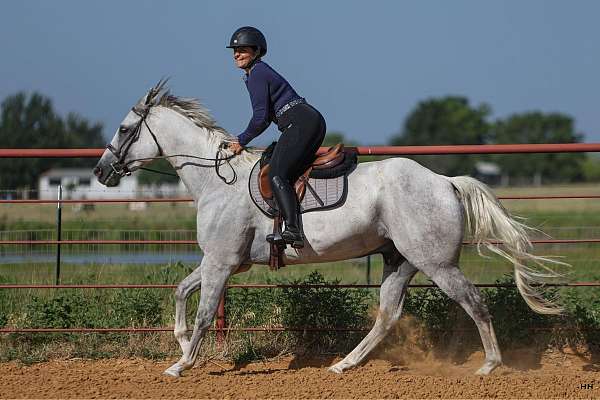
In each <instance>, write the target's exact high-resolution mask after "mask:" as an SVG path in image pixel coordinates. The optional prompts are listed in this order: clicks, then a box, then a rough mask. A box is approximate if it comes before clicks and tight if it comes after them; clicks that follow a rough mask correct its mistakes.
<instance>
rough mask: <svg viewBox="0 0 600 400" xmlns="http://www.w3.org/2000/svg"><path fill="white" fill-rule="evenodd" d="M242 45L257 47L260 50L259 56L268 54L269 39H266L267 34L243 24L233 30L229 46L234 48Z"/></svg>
mask: <svg viewBox="0 0 600 400" xmlns="http://www.w3.org/2000/svg"><path fill="white" fill-rule="evenodd" d="M242 46H250V47H256V48H257V49H258V51H259V57H262V56H264V55H265V54H267V39H265V35H263V34H262V32H261V31H259V30H258V29H256V28H254V27H252V26H243V27H241V28H239V29H238V30H236V31H235V32H233V35H231V40H230V41H229V46H227V48H228V49H233V48H235V47H242Z"/></svg>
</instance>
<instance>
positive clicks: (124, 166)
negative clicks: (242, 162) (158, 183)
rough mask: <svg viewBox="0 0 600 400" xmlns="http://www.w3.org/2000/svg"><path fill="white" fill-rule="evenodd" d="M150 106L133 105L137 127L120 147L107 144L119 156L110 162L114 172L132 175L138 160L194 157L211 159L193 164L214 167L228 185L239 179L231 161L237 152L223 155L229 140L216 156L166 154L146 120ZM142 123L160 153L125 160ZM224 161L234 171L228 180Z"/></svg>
mask: <svg viewBox="0 0 600 400" xmlns="http://www.w3.org/2000/svg"><path fill="white" fill-rule="evenodd" d="M150 108H151V106H145V107H143V108H139V107H133V108H132V109H131V110H132V111H133V112H134V113H135V114H136V115H138V116H139V117H140V120H139V121H138V122H137V124H136V125H135V127H134V128H133V130H132V131H131V133H130V134H129V135H128V136H127V137H126V138H125V141H124V142H123V144H122V145H121V147H120V148H119V149H117V148H115V147H114V146H113V145H112V144H110V143H109V144H107V145H106V148H107V149H108V150H109V151H110V152H111V153H112V154H113V155H114V156H115V157H117V161H115V162H113V163H111V164H110V166H111V168H112V171H113V173H115V174H117V175H119V176H120V177H121V178H122V177H124V176H126V175H131V172H133V171H132V170H131V169H129V165H130V164H133V163H134V162H137V161H152V160H166V159H169V158H172V157H188V158H193V159H196V160H202V161H211V162H212V163H213V164H209V165H203V164H195V163H194V164H191V165H194V166H196V167H203V168H212V167H214V169H215V172H216V173H217V176H218V177H219V178H221V180H222V181H223V182H225V183H226V184H228V185H231V184H233V183H235V182H236V181H237V173H236V171H235V169H234V168H233V166H232V165H231V163H230V160H231V159H232V158H233V157H235V154H232V155H230V156H224V155H223V149H226V148H227V147H228V146H229V144H228V143H227V142H223V143H221V144H220V145H219V148H218V150H217V153H216V155H215V158H205V157H198V156H192V155H189V154H172V155H164V151H163V149H162V147H161V146H160V144H159V143H158V139H157V138H156V135H155V134H154V132H153V131H152V129H150V126H149V125H148V122H147V121H146V118H147V117H148V114H149V113H150ZM142 124H144V125H145V126H146V128H147V129H148V132H150V135H151V136H152V139H153V140H154V143H155V144H156V147H157V148H158V154H159V155H158V157H146V158H136V159H133V160H129V161H125V158H126V157H127V153H129V149H130V148H131V146H132V145H133V144H134V143H135V142H137V141H138V140H139V138H140V134H141V131H142ZM224 163H226V164H227V165H228V166H229V168H230V169H231V171H233V178H231V179H230V180H227V178H226V177H224V176H223V175H221V173H220V167H221V166H222V165H223V164H224ZM136 169H142V170H145V171H150V172H154V173H158V174H163V175H169V176H177V174H171V173H169V172H163V171H157V170H154V169H151V168H146V167H138V168H136Z"/></svg>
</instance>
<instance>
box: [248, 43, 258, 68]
mask: <svg viewBox="0 0 600 400" xmlns="http://www.w3.org/2000/svg"><path fill="white" fill-rule="evenodd" d="M260 59H261V55H260V47H257V48H256V52H255V53H254V58H253V59H252V61H250V64H248V66H247V67H246V68H247V69H248V70H250V69H252V67H254V64H256V63H257V62H259V61H260Z"/></svg>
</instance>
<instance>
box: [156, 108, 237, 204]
mask: <svg viewBox="0 0 600 400" xmlns="http://www.w3.org/2000/svg"><path fill="white" fill-rule="evenodd" d="M159 114H160V118H157V120H159V121H158V123H157V134H156V135H157V138H158V140H159V143H160V145H161V147H162V149H163V152H164V154H165V155H172V154H184V155H190V156H195V157H203V158H208V159H211V160H212V159H214V158H215V156H216V154H217V150H218V146H219V143H217V141H216V140H215V138H214V137H213V136H214V135H213V134H212V132H210V131H209V130H208V129H207V128H201V127H198V126H197V125H195V124H194V123H192V122H191V121H189V120H188V119H187V118H186V117H184V116H182V115H180V114H179V113H177V112H175V111H173V110H170V109H167V108H164V107H161V108H160V111H159ZM163 132H164V133H163ZM167 160H168V161H169V163H170V164H171V165H172V166H173V168H174V169H175V171H176V172H177V174H178V175H179V177H180V178H181V180H182V181H183V183H184V185H185V186H186V188H187V189H188V191H189V192H190V194H191V195H192V197H193V198H194V200H195V201H196V202H197V201H198V200H199V199H200V196H201V195H202V194H203V193H211V192H213V191H214V189H213V188H217V187H222V186H227V185H225V184H224V183H223V181H221V179H220V178H219V177H218V176H217V174H216V171H215V168H214V162H212V161H207V160H198V159H194V158H190V157H185V156H177V157H170V158H168V159H167ZM194 164H196V165H194ZM198 165H204V166H205V167H200V166H198ZM222 170H223V173H224V174H226V177H227V178H230V176H229V175H230V173H231V170H230V168H228V167H227V166H226V165H223V167H222ZM238 170H239V168H236V171H237V172H238V178H241V176H239V174H240V172H241V173H242V175H245V174H243V171H238ZM238 183H239V182H238Z"/></svg>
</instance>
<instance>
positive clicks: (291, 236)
mask: <svg viewBox="0 0 600 400" xmlns="http://www.w3.org/2000/svg"><path fill="white" fill-rule="evenodd" d="M281 238H282V239H283V240H284V241H285V243H286V244H290V245H291V246H292V247H293V248H294V249H301V248H303V247H304V235H303V234H302V232H300V231H297V232H294V231H291V230H289V229H287V228H286V230H285V231H283V233H282V234H281Z"/></svg>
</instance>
